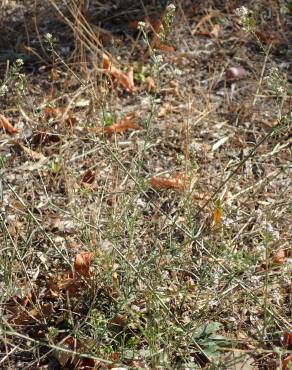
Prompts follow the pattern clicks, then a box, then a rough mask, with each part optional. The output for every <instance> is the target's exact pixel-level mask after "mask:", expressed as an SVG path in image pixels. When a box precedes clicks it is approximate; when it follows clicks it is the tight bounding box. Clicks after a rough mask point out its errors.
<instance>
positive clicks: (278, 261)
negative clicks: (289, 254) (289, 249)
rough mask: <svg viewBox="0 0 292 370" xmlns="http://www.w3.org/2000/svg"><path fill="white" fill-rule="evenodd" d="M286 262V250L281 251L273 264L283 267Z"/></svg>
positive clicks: (273, 260)
mask: <svg viewBox="0 0 292 370" xmlns="http://www.w3.org/2000/svg"><path fill="white" fill-rule="evenodd" d="M285 261H286V253H285V250H284V249H279V250H278V251H277V253H276V254H275V256H274V257H273V259H272V262H273V263H274V264H277V265H281V264H282V263H284V262H285Z"/></svg>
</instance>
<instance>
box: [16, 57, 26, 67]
mask: <svg viewBox="0 0 292 370" xmlns="http://www.w3.org/2000/svg"><path fill="white" fill-rule="evenodd" d="M15 63H16V64H17V65H18V66H19V67H20V66H23V63H24V62H23V59H21V58H19V59H16V62H15Z"/></svg>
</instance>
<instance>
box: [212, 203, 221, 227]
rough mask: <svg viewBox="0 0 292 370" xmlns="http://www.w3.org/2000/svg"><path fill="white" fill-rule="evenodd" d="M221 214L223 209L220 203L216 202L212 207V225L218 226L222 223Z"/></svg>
mask: <svg viewBox="0 0 292 370" xmlns="http://www.w3.org/2000/svg"><path fill="white" fill-rule="evenodd" d="M222 215H223V210H222V206H221V205H220V203H217V204H216V205H215V207H214V209H213V215H212V218H213V225H214V227H216V226H220V225H221V224H222Z"/></svg>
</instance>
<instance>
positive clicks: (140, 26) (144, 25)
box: [137, 21, 146, 31]
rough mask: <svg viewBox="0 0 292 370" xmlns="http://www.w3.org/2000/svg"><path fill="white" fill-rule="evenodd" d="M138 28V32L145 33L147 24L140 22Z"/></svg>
mask: <svg viewBox="0 0 292 370" xmlns="http://www.w3.org/2000/svg"><path fill="white" fill-rule="evenodd" d="M137 28H138V30H141V31H143V30H144V29H145V28H146V23H145V22H142V21H140V22H138V27H137Z"/></svg>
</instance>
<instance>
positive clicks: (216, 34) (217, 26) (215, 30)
mask: <svg viewBox="0 0 292 370" xmlns="http://www.w3.org/2000/svg"><path fill="white" fill-rule="evenodd" d="M220 30H221V27H220V24H215V25H214V27H213V29H212V31H211V32H210V35H213V36H214V37H215V38H216V39H218V37H219V34H220Z"/></svg>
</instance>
